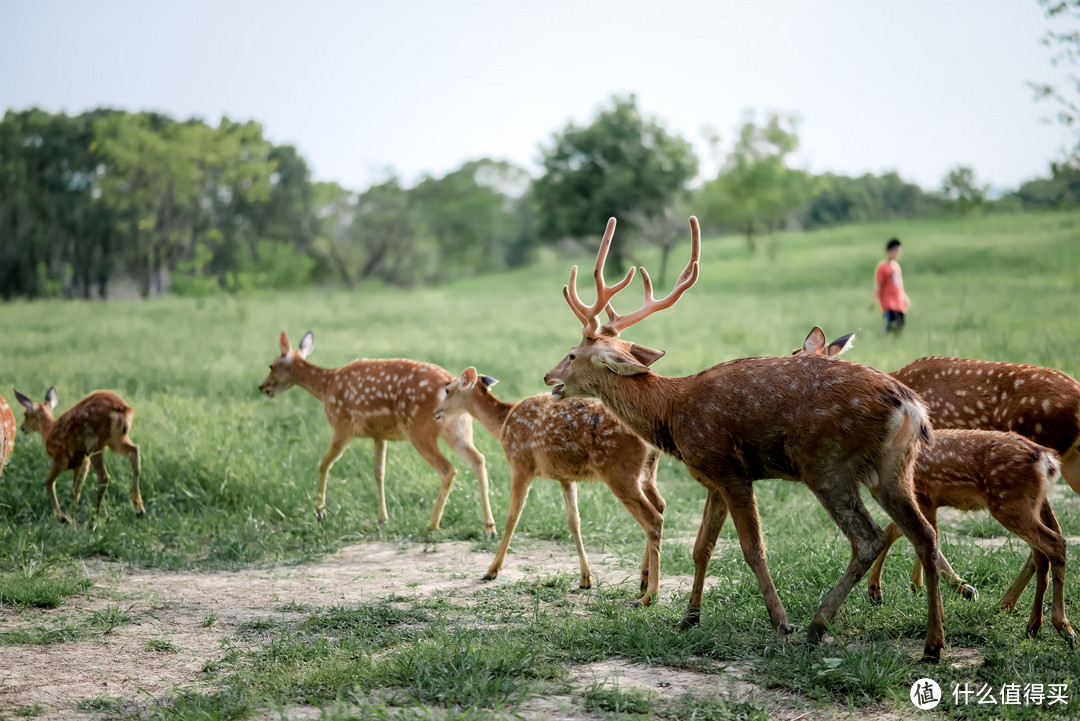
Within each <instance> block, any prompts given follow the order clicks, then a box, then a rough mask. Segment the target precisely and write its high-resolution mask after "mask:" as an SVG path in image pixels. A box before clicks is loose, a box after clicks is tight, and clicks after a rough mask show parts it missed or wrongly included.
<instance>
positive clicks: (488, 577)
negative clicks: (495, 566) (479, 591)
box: [480, 571, 499, 581]
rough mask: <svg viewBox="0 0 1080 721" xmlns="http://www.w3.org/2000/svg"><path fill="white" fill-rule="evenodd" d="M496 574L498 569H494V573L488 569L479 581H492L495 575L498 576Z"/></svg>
mask: <svg viewBox="0 0 1080 721" xmlns="http://www.w3.org/2000/svg"><path fill="white" fill-rule="evenodd" d="M498 575H499V572H498V571H496V572H495V573H492V572H491V571H488V572H487V573H485V574H484V576H483V578H481V579H480V580H481V581H494V580H495V577H496V576H498Z"/></svg>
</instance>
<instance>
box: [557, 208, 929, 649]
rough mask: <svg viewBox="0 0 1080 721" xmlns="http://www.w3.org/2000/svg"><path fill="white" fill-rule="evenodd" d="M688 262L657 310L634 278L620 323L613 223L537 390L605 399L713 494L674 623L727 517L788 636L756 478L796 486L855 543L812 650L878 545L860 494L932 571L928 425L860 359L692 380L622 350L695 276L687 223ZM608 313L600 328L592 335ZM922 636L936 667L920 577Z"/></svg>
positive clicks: (722, 369)
mask: <svg viewBox="0 0 1080 721" xmlns="http://www.w3.org/2000/svg"><path fill="white" fill-rule="evenodd" d="M690 228H691V257H690V262H689V264H688V265H687V266H686V268H685V270H683V272H682V274H681V275H680V277H679V280H678V281H677V282H676V285H675V288H674V289H673V290H672V291H671V293H670V294H668V295H667V296H666V297H665V298H662V299H660V300H655V299H654V298H653V295H652V281H651V280H650V279H649V276H648V274H647V273H646V272H645V271H644V270H643V271H642V273H641V275H642V281H643V282H644V285H645V303H644V305H643V306H642V307H641V308H640V309H639V310H637V311H635V312H633V313H630V314H628V315H619V314H617V313H616V312H615V311H614V310H613V309H612V308H611V306H610V301H611V298H612V297H613V296H614V295H615V293H617V292H618V291H619V290H622V289H623V288H625V287H626V286H627V285H628V284H629V283H630V281H631V279H632V278H633V275H634V269H633V268H631V269H630V271H629V272H628V273H627V274H626V277H624V278H623V279H622V280H621V281H619V282H618V283H616V284H615V285H614V286H608V285H606V283H605V282H604V278H603V269H604V260H605V258H606V256H607V252H608V248H609V246H610V244H611V239H612V235H613V234H614V231H615V219H614V218H612V219H611V220H609V221H608V225H607V230H606V232H605V233H604V238H603V240H602V241H601V244H600V251H599V253H598V254H597V258H596V266H595V269H594V271H593V278H594V280H595V283H596V293H597V299H596V302H595V303H593V305H592V306H587V305H585V304H584V303H583V302H582V301H581V300H580V299H579V297H578V294H577V289H576V284H577V268H576V267H575V268H574V269H573V270H571V272H570V283H569V284H568V285H567V286H565V287H564V288H563V295H564V297H565V298H566V300H567V302H568V303H569V304H570V307H571V309H572V310H573V311H574V314H575V315H576V316H577V317H578V320H580V321H581V323H582V325H583V330H582V335H583V336H584V338H583V340H582V341H581V343H579V344H578V345H577V346H575V347H574V348H572V349H571V351H570V354H569V355H567V356H566V358H564V359H563V360H562V361H561V362H560V363H559V364H558V365H557V366H555V367H554V368H553V369H551V370H550V371H549V372H548V374H547V376H546V378H545V380H546V381H547V382H548V384H550V385H554V386H555V388H554V389H553V390H552V393H553V394H554V395H555V396H556V397H563V396H591V397H597V398H600V399H601V400H602V401H603V403H604V406H605V407H606V408H607V409H608V410H609V412H611V413H612V414H613V415H614V416H615V418H616V419H617V420H618V421H619V422H620V423H621V424H622V425H624V426H625V427H626V428H627V429H629V430H630V431H631V432H633V433H635V434H637V435H638V436H639V437H641V438H642V439H643V440H644V441H645V442H646V443H649V444H651V445H653V446H655V447H657V448H659V449H660V450H661V451H664V452H666V453H670V454H671V455H673V456H675V457H676V458H678V459H679V460H681V461H683V463H685V464H686V467H687V469H688V470H689V471H690V475H692V476H693V477H694V478H696V479H697V480H698V481H699V482H700V483H701V484H702V485H703V486H705V488H706V489H707V490H708V492H709V493H708V498H707V500H706V503H705V511H704V515H703V518H702V523H701V528H700V530H699V531H698V536H697V541H696V543H695V545H694V585H693V589H692V590H691V594H690V604H689V608H688V610H687V613H686V617H685V618H684V620H683V624H682V625H683V627H686V626H690V625H693V624H696V623H698V622H699V620H700V613H701V610H700V608H701V597H702V591H703V588H704V582H705V571H706V567H707V565H708V561H709V558H710V556H711V555H712V549H713V547H714V545H715V544H716V539H717V536H718V535H719V533H720V528H721V526H722V525H723V523H724V520H725V519H726V518H727V515H728V512H729V511H730V513H731V517H732V521H733V522H734V523H735V528H736V530H737V531H738V535H739V543H740V544H741V546H742V551H743V557H744V558H745V560H746V562H747V563H748V564H749V565H750V567H751V568H752V569H753V571H754V574H755V576H756V577H757V580H758V585H759V586H760V588H761V592H762V595H763V596H764V597H765V605H766V607H767V608H768V611H769V619H770V621H771V622H772V626H773V628H774V629H775V630H776V631H777V632H778V633H780V634H783V635H786V634H789V633H791V631H792V627H791V626H790V625H789V624H788V622H787V614H786V613H785V611H784V607H783V604H782V603H781V602H780V597H779V596H778V595H777V593H776V588H775V587H774V586H773V582H772V579H771V577H770V576H769V570H768V567H767V566H766V564H765V553H764V542H763V539H762V536H761V524H760V519H759V517H758V513H757V505H756V500H755V498H754V491H753V481H755V480H757V479H762V478H784V479H788V480H795V481H802V482H803V483H805V484H806V485H807V486H808V487H809V488H810V489H811V491H813V493H814V495H815V496H816V497H817V498H818V500H819V501H820V502H821V504H822V505H823V506H824V507H825V509H826V510H827V511H828V512H829V515H830V516H831V517H832V519H833V520H834V521H835V522H836V524H837V525H838V526H839V527H840V529H841V530H842V531H843V532H844V535H846V536H847V537H848V539H849V541H850V542H851V549H852V556H851V561H850V563H849V565H848V567H847V570H846V571H845V572H844V573H843V575H842V576H841V578H840V580H839V581H838V582H837V584H836V586H835V588H833V590H832V591H831V592H830V593H829V595H828V596H827V597H826V598H825V600H824V602H823V603H822V604H821V607H820V608H819V609H818V611H817V614H816V615H815V616H814V620H813V622H811V624H810V626H809V629H808V632H807V637H808V640H809V641H810V642H811V643H816V642H818V641H820V640H821V638H822V637H823V636H824V634H825V629H826V628H827V626H828V624H829V623H830V622H831V621H832V619H833V618H834V617H835V615H836V612H837V610H838V609H839V607H840V604H841V603H843V601H844V599H846V598H847V596H848V595H849V594H850V592H851V589H852V588H853V587H854V585H855V584H856V583H857V582H858V581H859V579H861V578H862V577H863V575H864V574H865V573H866V571H867V570H868V569H869V568H870V566H871V565H872V564H873V563H874V560H875V559H876V558H877V557H878V555H879V554H880V553H881V550H882V548H884V546H885V533H884V531H882V530H881V528H880V527H879V526H878V525H877V524H876V523H875V522H874V520H873V518H872V517H871V516H870V514H869V513H868V512H867V510H866V507H865V506H864V505H863V503H862V500H861V499H860V497H859V484H860V483H862V484H864V485H866V486H867V488H868V489H869V490H870V493H871V494H872V495H873V496H874V498H875V500H877V502H878V503H880V504H881V506H882V507H883V508H884V509H885V511H886V512H887V513H888V514H889V516H890V517H891V518H892V519H893V520H894V521H896V522H897V524H898V525H899V526H900V528H901V529H902V530H903V532H904V534H905V535H906V536H908V538H910V539H911V541H912V543H913V545H914V546H915V548H916V552H917V554H918V555H919V557H920V558H921V559H923V562H924V563H925V564H926V566H927V567H929V568H933V567H935V566H936V564H937V543H936V538H935V536H934V530H933V528H931V527H930V524H929V523H927V521H926V519H925V518H923V516H922V514H921V513H920V512H919V509H918V506H917V504H916V502H915V498H914V490H913V484H912V469H913V466H914V463H915V457H916V455H917V454H918V450H919V447H920V446H921V445H922V443H923V442H924V440H926V439H927V438H928V437H929V430H930V424H929V420H928V418H927V415H926V409H925V408H924V407H923V405H922V402H921V401H920V400H919V398H918V397H917V396H916V395H915V394H914V393H912V392H911V391H909V390H908V389H907V388H905V387H904V386H903V385H902V384H900V383H898V382H897V381H895V380H893V379H891V378H889V377H888V376H887V375H885V374H884V373H881V372H879V371H876V370H874V369H872V368H868V367H866V366H861V365H858V364H855V363H835V362H832V361H829V360H828V359H824V358H818V357H816V356H787V357H783V358H776V357H772V358H742V359H739V360H734V361H729V362H727V363H721V364H720V365H717V366H713V367H712V368H709V369H706V370H704V371H701V372H700V373H697V374H695V375H692V376H687V377H683V378H667V377H663V376H659V375H656V374H655V373H653V372H652V371H651V370H650V369H649V366H650V365H651V364H652V363H654V362H655V361H657V360H658V359H659V358H660V357H661V356H663V352H662V351H656V350H652V349H649V348H644V347H642V346H639V345H636V344H634V343H630V342H628V341H624V340H620V339H619V338H618V337H617V336H618V335H619V332H620V331H622V330H624V329H626V328H628V327H629V326H631V325H633V324H634V323H637V322H638V321H641V320H643V319H644V318H646V317H647V316H649V315H651V314H652V313H655V312H657V311H659V310H662V309H664V308H668V307H670V306H672V305H673V304H674V303H675V302H676V301H677V300H678V299H679V298H680V297H681V296H682V294H683V293H684V292H685V291H686V290H687V289H688V288H690V287H691V286H692V285H693V284H694V283H695V282H696V281H697V277H698V258H699V257H700V252H701V234H700V229H699V228H698V223H697V219H696V218H691V219H690ZM601 310H606V311H607V314H608V317H609V320H608V321H607V323H605V324H604V325H603V326H601V325H600V321H599V319H598V317H597V316H598V315H599V313H600V311H601ZM926 585H927V605H928V614H927V636H926V644H925V646H924V651H923V654H924V658H925V659H926V660H929V661H937V660H938V659H940V657H941V650H942V647H943V645H944V643H945V634H944V629H943V627H942V605H941V595H940V590H939V582H938V578H937V576H936V575H935V574H930V575H929V576H928V579H927V584H926Z"/></svg>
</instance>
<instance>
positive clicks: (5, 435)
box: [0, 396, 15, 472]
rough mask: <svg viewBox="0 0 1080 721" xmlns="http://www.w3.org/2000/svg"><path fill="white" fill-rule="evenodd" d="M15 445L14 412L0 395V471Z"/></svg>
mask: <svg viewBox="0 0 1080 721" xmlns="http://www.w3.org/2000/svg"><path fill="white" fill-rule="evenodd" d="M14 447H15V414H14V413H12V412H11V407H10V406H8V404H7V401H5V400H4V398H3V396H0V472H3V470H4V464H6V463H7V460H8V458H9V457H10V456H11V449H12V448H14Z"/></svg>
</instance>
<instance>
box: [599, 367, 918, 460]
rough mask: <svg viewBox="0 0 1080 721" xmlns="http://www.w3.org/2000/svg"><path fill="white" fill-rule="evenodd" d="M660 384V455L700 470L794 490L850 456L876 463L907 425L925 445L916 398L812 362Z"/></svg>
mask: <svg viewBox="0 0 1080 721" xmlns="http://www.w3.org/2000/svg"><path fill="white" fill-rule="evenodd" d="M640 377H642V376H635V378H640ZM644 377H645V378H647V377H648V376H644ZM654 377H655V376H654ZM667 380H668V381H675V383H674V384H673V385H672V388H673V390H674V393H673V394H672V398H671V404H670V407H669V409H668V418H669V419H670V420H669V421H668V424H667V425H668V426H669V427H670V429H671V433H670V438H667V439H664V438H658V439H657V440H658V441H660V443H658V444H657V445H658V446H659V447H660V448H661V449H662V450H669V449H668V448H665V447H664V446H663V445H660V444H663V443H667V444H669V445H670V446H673V447H674V449H675V452H674V454H675V455H676V456H678V457H680V458H682V459H683V460H684V461H686V463H687V464H688V465H690V466H691V467H694V468H698V469H701V470H707V469H711V468H714V469H717V470H721V469H723V470H722V472H728V473H736V474H738V475H740V476H742V477H743V478H747V479H757V478H778V477H779V478H788V479H792V480H798V479H800V478H804V477H806V476H807V474H821V473H826V472H828V470H827V469H828V468H830V466H832V465H833V464H835V463H839V462H842V461H844V460H846V459H849V458H852V457H856V456H860V457H865V460H866V461H867V462H875V461H877V460H880V459H881V458H882V457H884V455H885V454H886V452H887V451H888V450H889V444H891V443H892V442H893V441H894V439H895V438H896V437H897V434H898V433H899V432H900V431H901V429H902V427H903V426H904V424H905V423H906V422H909V421H910V422H912V423H914V424H915V427H914V431H915V434H914V437H915V438H916V439H920V438H921V439H922V440H924V441H925V440H926V439H927V438H928V432H929V427H930V426H929V422H928V419H927V417H926V411H925V408H924V407H923V405H922V402H921V401H920V400H919V398H918V397H917V396H916V395H915V394H913V393H912V392H911V391H910V390H908V389H907V388H905V387H904V386H903V384H901V383H898V382H897V381H895V380H894V379H892V378H889V377H888V376H887V375H886V374H884V373H881V372H880V371H877V370H875V369H873V368H870V367H868V366H863V365H860V364H857V363H838V362H834V361H830V360H829V359H828V358H825V357H821V356H813V355H800V356H787V357H779V358H777V357H767V358H743V359H738V360H734V361H729V362H727V363H721V364H720V365H717V366H714V367H712V368H709V369H707V370H705V371H702V372H701V373H698V374H697V375H694V376H688V377H686V378H684V379H667ZM690 409H692V412H687V411H690ZM618 417H619V418H620V419H621V420H625V419H623V418H622V416H621V415H619V416H618ZM631 427H632V428H633V426H631ZM634 430H637V429H636V428H634ZM645 438H646V440H650V439H649V437H648V436H645ZM669 452H670V450H669Z"/></svg>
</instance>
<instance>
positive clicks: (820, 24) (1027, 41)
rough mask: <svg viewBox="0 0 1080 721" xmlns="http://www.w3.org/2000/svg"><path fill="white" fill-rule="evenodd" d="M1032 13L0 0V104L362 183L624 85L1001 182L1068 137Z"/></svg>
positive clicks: (537, 127)
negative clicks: (123, 117)
mask: <svg viewBox="0 0 1080 721" xmlns="http://www.w3.org/2000/svg"><path fill="white" fill-rule="evenodd" d="M1047 27H1048V25H1047V21H1046V20H1045V19H1044V17H1043V13H1042V9H1041V7H1040V6H1039V5H1038V4H1037V2H1036V0H978V1H976V0H913V1H909V0H904V1H902V2H895V1H892V2H879V1H878V0H818V1H814V2H811V1H810V0H807V1H805V2H800V1H798V0H788V1H787V2H781V1H779V0H777V1H771V0H758V1H751V0H745V1H743V0H740V1H732V0H713V1H711V2H628V1H626V0H623V1H621V2H615V1H608V0H604V1H603V2H591V1H589V0H577V1H576V2H561V1H560V2H553V1H551V0H548V1H547V2H543V3H538V2H532V3H528V2H515V1H514V0H503V1H502V2H456V1H455V0H441V1H438V2H429V1H425V2H393V1H389V2H388V1H386V0H382V1H380V2H322V1H320V0H310V1H308V2H295V1H293V2H281V1H278V0H260V1H258V2H248V1H243V2H241V1H238V0H216V1H214V2H202V1H198V2H195V1H191V0H184V1H181V2H172V3H168V4H165V3H161V2H154V1H146V0H137V1H127V0H116V1H109V2H105V1H94V0H87V1H85V2H81V1H80V2H55V1H53V0H0V108H4V109H7V108H17V109H22V108H26V107H29V106H32V105H37V106H41V107H43V108H46V109H48V110H51V111H61V110H63V111H66V112H69V113H79V112H82V111H84V110H87V109H90V108H94V107H97V106H111V107H119V108H125V109H129V110H144V109H152V110H159V111H164V112H167V113H169V114H171V115H173V116H175V117H184V118H186V117H189V116H192V115H194V116H198V117H201V118H204V119H206V120H208V121H211V122H213V123H216V122H217V120H218V119H219V118H220V117H221V116H222V115H228V116H229V117H230V118H232V119H234V120H245V119H255V120H258V121H259V122H261V123H262V124H263V126H264V128H265V132H266V134H267V136H268V137H269V138H270V139H272V140H273V141H274V142H276V143H292V144H294V145H296V146H297V147H298V148H299V150H300V152H301V153H302V154H303V155H304V157H306V158H307V160H308V162H309V163H310V164H311V167H312V169H313V172H314V176H315V178H316V179H319V180H335V181H338V182H340V183H342V184H344V185H346V186H348V187H351V188H354V189H363V188H366V187H367V186H368V185H370V184H371V183H372V182H375V181H379V180H381V179H383V178H385V177H386V175H387V174H388V172H389V169H393V170H395V171H396V172H398V173H399V174H400V175H401V176H402V177H403V179H404V180H405V182H406V183H410V184H411V183H412V182H414V181H415V180H417V179H418V178H419V177H420V176H421V175H423V174H424V173H431V174H442V173H445V172H446V171H448V170H451V169H453V168H455V167H457V166H458V165H460V164H461V163H462V162H463V161H465V160H468V159H472V158H477V157H481V156H488V157H495V158H500V159H508V160H512V161H516V162H518V163H521V164H523V165H525V166H526V167H528V168H530V169H531V170H534V171H535V169H536V164H537V160H538V156H539V153H538V150H537V149H538V146H539V145H540V144H546V143H549V142H550V139H551V135H552V133H553V132H555V131H557V130H559V129H560V128H562V127H564V126H565V125H566V123H567V122H568V121H570V120H573V121H575V122H579V123H584V122H588V121H589V119H590V118H591V117H592V116H593V114H594V113H595V112H596V110H597V109H598V108H599V107H600V106H601V105H602V104H604V103H605V102H606V101H607V99H608V98H610V96H611V95H612V94H614V93H630V92H633V93H636V94H637V96H638V101H639V104H640V107H641V108H642V109H643V110H644V112H645V113H647V114H649V115H653V116H656V117H659V118H660V119H661V120H662V121H663V122H664V123H665V124H666V126H667V127H668V129H669V130H672V131H675V132H677V133H679V134H681V135H683V136H684V137H686V138H687V139H689V140H691V141H693V142H694V143H695V145H696V146H697V148H698V152H699V155H701V156H702V158H703V160H705V161H707V159H708V154H709V153H708V147H707V145H706V143H705V142H704V140H703V138H704V134H703V132H702V131H703V128H705V127H712V128H714V129H715V130H716V131H718V132H719V133H720V135H721V138H722V139H723V140H724V141H727V142H730V140H731V138H732V135H733V133H734V130H735V128H736V126H737V125H738V124H739V122H740V119H741V117H742V115H743V113H744V111H746V110H756V111H759V113H761V112H763V111H766V110H779V111H783V112H796V113H798V114H799V115H800V116H801V118H802V122H801V125H800V137H801V139H802V148H801V150H800V154H799V159H798V162H799V164H801V165H802V166H803V167H806V168H809V169H810V170H813V171H815V172H821V171H825V170H830V171H834V172H839V173H846V174H858V173H862V172H866V171H870V172H874V173H880V172H883V171H886V170H896V171H898V172H899V173H900V174H901V175H902V176H904V177H905V178H907V179H910V180H914V181H916V182H918V183H920V184H922V185H923V186H924V187H928V188H937V187H939V186H940V181H941V178H942V176H943V175H944V174H945V172H946V171H947V170H948V169H949V168H951V167H952V166H954V165H956V164H965V165H971V166H973V167H974V168H975V170H976V173H977V176H978V177H979V178H980V179H981V180H983V181H984V182H988V183H992V184H993V185H994V186H998V187H1015V186H1016V185H1018V184H1019V183H1020V182H1022V181H1023V180H1026V179H1029V178H1031V177H1034V176H1036V175H1043V174H1046V172H1047V167H1048V162H1049V160H1051V159H1052V158H1055V157H1057V155H1058V153H1059V152H1060V149H1061V148H1062V147H1063V146H1064V144H1065V141H1066V138H1065V136H1064V135H1063V132H1062V131H1061V129H1060V128H1058V127H1057V126H1054V125H1050V124H1046V123H1045V122H1043V118H1044V117H1045V116H1047V115H1048V114H1049V113H1050V110H1051V108H1050V107H1049V106H1048V105H1045V104H1036V103H1035V102H1033V101H1032V94H1031V91H1030V89H1028V88H1027V86H1026V85H1025V82H1026V81H1029V80H1045V79H1048V78H1052V77H1053V69H1052V68H1051V66H1050V62H1049V57H1050V55H1049V51H1048V50H1047V49H1046V48H1044V47H1042V46H1041V45H1040V44H1039V39H1040V37H1041V36H1042V35H1043V34H1044V32H1045V31H1046V29H1047ZM704 167H705V168H708V169H714V168H715V165H713V164H711V163H708V162H706V163H705V165H704Z"/></svg>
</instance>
